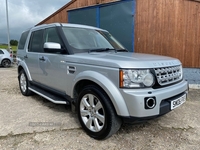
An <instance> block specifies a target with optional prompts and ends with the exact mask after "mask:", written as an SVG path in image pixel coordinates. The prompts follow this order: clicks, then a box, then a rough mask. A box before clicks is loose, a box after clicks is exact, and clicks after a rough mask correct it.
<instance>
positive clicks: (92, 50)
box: [88, 48, 116, 53]
mask: <svg viewBox="0 0 200 150" xmlns="http://www.w3.org/2000/svg"><path fill="white" fill-rule="evenodd" d="M110 50H114V51H115V52H116V49H114V48H97V49H90V50H89V51H88V53H91V52H106V51H110Z"/></svg>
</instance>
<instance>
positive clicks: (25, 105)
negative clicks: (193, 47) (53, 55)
mask: <svg viewBox="0 0 200 150" xmlns="http://www.w3.org/2000/svg"><path fill="white" fill-rule="evenodd" d="M0 101H1V103H0V116H1V119H0V149H1V150H4V149H5V150H7V149H13V150H16V149H19V150H23V149H33V150H35V149H37V150H38V149H77V150H84V149H111V150H117V149H120V150H130V149H134V150H160V149H165V150H174V149H176V150H179V149H180V150H188V149H191V150H198V149H200V90H192V89H190V91H189V95H188V99H187V101H186V103H185V104H183V105H182V106H181V107H179V108H177V109H175V110H174V111H172V112H170V113H168V114H167V115H165V116H163V117H160V118H157V119H155V120H151V121H149V122H147V123H142V124H137V125H123V126H122V128H121V129H120V130H119V131H118V132H117V133H116V134H115V135H113V136H112V137H110V138H109V139H106V140H102V141H97V140H94V139H92V138H90V137H88V136H87V135H86V134H85V133H84V131H83V130H82V129H81V127H80V125H79V123H78V120H77V117H76V115H75V114H73V113H72V112H71V111H70V107H66V106H64V105H55V104H52V103H50V102H48V101H46V100H45V99H43V98H41V97H40V96H37V95H33V96H31V97H24V96H22V95H21V93H20V91H19V88H18V81H17V71H16V67H11V68H0Z"/></svg>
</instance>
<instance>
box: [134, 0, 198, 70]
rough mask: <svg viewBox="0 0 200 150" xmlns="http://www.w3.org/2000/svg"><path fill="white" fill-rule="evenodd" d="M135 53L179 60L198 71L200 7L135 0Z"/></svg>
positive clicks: (175, 0)
mask: <svg viewBox="0 0 200 150" xmlns="http://www.w3.org/2000/svg"><path fill="white" fill-rule="evenodd" d="M136 5H137V6H136V16H135V17H136V18H135V51H136V52H142V53H153V54H161V55H167V56H172V57H176V58H179V59H180V60H181V61H182V63H183V66H184V67H189V68H200V3H199V2H195V1H191V0H137V3H136Z"/></svg>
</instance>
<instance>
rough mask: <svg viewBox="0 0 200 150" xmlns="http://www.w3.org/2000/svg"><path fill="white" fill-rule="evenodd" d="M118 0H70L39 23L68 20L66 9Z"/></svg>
mask: <svg viewBox="0 0 200 150" xmlns="http://www.w3.org/2000/svg"><path fill="white" fill-rule="evenodd" d="M115 1H118V0H71V1H70V2H69V3H68V4H66V5H65V6H63V7H62V8H61V9H59V10H58V11H56V12H55V13H53V14H52V15H50V16H49V17H48V18H46V19H44V20H43V21H41V22H40V23H38V24H37V25H40V24H48V23H53V22H68V17H67V16H68V14H67V10H71V9H76V8H82V7H87V6H93V5H97V4H104V3H109V2H115Z"/></svg>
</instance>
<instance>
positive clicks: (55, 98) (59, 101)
mask: <svg viewBox="0 0 200 150" xmlns="http://www.w3.org/2000/svg"><path fill="white" fill-rule="evenodd" d="M28 89H29V90H30V91H32V92H34V93H36V94H38V95H40V96H42V97H44V98H45V99H47V100H49V101H51V102H53V103H55V104H66V105H70V102H69V101H67V99H65V98H64V97H60V96H57V95H53V94H51V93H50V92H47V91H45V90H43V89H41V88H38V87H36V86H30V87H29V88H28Z"/></svg>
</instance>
